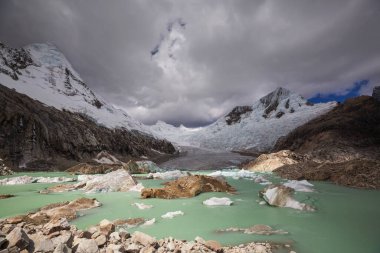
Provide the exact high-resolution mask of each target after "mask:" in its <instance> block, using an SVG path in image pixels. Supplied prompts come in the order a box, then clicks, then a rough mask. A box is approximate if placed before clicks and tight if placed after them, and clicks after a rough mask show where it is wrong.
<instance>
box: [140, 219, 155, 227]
mask: <svg viewBox="0 0 380 253" xmlns="http://www.w3.org/2000/svg"><path fill="white" fill-rule="evenodd" d="M155 222H156V219H155V218H153V219H150V220H147V221H146V222H144V224H142V225H141V226H151V225H153V224H154V223H155Z"/></svg>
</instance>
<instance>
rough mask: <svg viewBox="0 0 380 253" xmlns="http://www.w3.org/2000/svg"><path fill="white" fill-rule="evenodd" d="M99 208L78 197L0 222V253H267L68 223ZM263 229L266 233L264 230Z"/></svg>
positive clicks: (253, 247)
mask: <svg viewBox="0 0 380 253" xmlns="http://www.w3.org/2000/svg"><path fill="white" fill-rule="evenodd" d="M99 205H100V203H99V202H97V201H96V200H95V199H86V198H81V199H78V200H75V201H71V202H63V203H56V204H51V205H48V206H46V207H43V208H41V209H40V210H38V211H37V212H35V213H30V214H27V215H23V216H17V217H12V218H8V219H3V220H0V252H1V253H12V252H25V253H26V252H52V253H53V252H54V253H71V252H78V253H98V252H107V253H108V252H109V253H112V252H131V253H135V252H136V253H137V252H144V253H148V252H150V253H153V252H157V253H158V252H232V253H234V252H236V253H239V252H254V253H270V252H272V249H273V247H277V246H272V245H271V244H269V243H248V244H245V245H239V246H233V247H222V246H221V245H220V244H219V243H218V242H217V241H206V240H204V239H202V238H200V237H196V238H195V240H194V241H185V240H177V239H174V238H171V237H169V238H165V239H160V240H157V239H156V238H154V237H151V236H149V235H147V234H144V233H142V232H138V231H136V232H134V233H133V234H130V233H128V232H127V231H126V230H125V229H119V230H118V231H117V230H116V229H117V225H118V224H120V222H119V223H118V222H111V221H108V220H103V221H101V222H100V223H99V224H98V225H97V226H93V227H90V228H89V229H88V230H80V229H78V228H76V227H75V226H72V225H70V224H69V223H68V221H69V220H71V219H74V218H76V212H77V211H79V210H84V209H88V208H96V207H98V206H99ZM265 230H268V229H267V228H265Z"/></svg>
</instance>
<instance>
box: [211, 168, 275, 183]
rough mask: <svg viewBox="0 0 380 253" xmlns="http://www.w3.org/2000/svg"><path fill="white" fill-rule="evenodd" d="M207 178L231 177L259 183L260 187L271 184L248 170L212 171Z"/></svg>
mask: <svg viewBox="0 0 380 253" xmlns="http://www.w3.org/2000/svg"><path fill="white" fill-rule="evenodd" d="M208 176H211V177H220V176H222V177H231V178H233V179H242V178H243V179H250V180H253V181H255V183H259V184H262V185H265V184H271V182H269V181H268V180H267V179H266V178H264V177H263V176H262V175H260V174H258V173H256V172H252V171H248V170H218V171H214V172H212V173H210V174H208Z"/></svg>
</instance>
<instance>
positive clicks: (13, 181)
mask: <svg viewBox="0 0 380 253" xmlns="http://www.w3.org/2000/svg"><path fill="white" fill-rule="evenodd" d="M73 181H75V178H71V177H30V176H20V177H10V178H4V179H2V180H0V185H18V184H32V183H64V182H73Z"/></svg>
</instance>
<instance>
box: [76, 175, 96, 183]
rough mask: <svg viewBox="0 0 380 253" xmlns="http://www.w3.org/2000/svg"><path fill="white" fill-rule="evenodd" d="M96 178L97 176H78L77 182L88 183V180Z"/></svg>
mask: <svg viewBox="0 0 380 253" xmlns="http://www.w3.org/2000/svg"><path fill="white" fill-rule="evenodd" d="M97 176H99V175H78V181H79V182H81V181H88V180H91V179H94V178H95V177H97Z"/></svg>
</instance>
